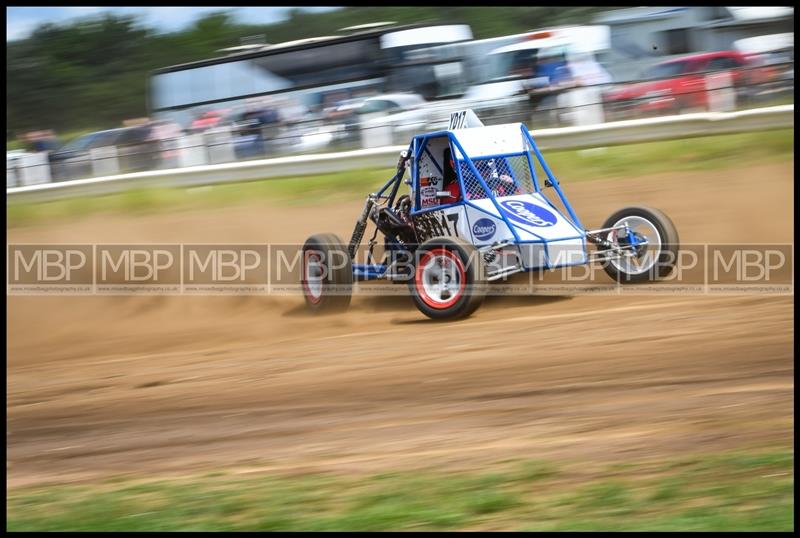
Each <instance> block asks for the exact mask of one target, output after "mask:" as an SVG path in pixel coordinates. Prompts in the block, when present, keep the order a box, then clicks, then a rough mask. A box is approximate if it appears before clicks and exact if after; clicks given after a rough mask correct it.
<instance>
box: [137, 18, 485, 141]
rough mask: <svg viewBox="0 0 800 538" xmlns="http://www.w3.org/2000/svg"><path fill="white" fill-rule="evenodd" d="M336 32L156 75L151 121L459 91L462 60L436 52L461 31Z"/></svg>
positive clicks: (464, 31)
mask: <svg viewBox="0 0 800 538" xmlns="http://www.w3.org/2000/svg"><path fill="white" fill-rule="evenodd" d="M365 27H366V28H365ZM340 32H342V33H340V34H339V35H330V36H323V37H316V38H311V39H303V40H298V41H291V42H288V43H280V44H274V45H263V46H253V45H248V46H244V47H232V48H231V49H227V50H231V51H232V53H230V54H228V55H226V56H222V57H217V58H211V59H207V60H202V61H198V62H192V63H187V64H181V65H175V66H171V67H165V68H162V69H158V70H156V71H154V72H153V73H151V76H150V80H149V91H148V96H149V102H148V110H149V112H150V115H151V116H152V117H155V118H160V119H169V120H171V121H175V122H176V123H178V124H180V125H181V126H183V127H184V128H187V127H188V126H190V125H191V123H192V122H193V121H195V120H197V119H198V118H200V117H201V116H202V115H203V114H204V113H209V112H210V111H212V112H215V111H223V112H225V111H233V110H236V109H242V108H244V107H245V106H246V104H247V103H250V102H253V101H254V100H256V101H257V100H260V99H261V100H263V99H264V98H266V100H271V101H272V102H274V103H278V104H279V106H280V107H281V108H283V109H284V111H285V110H286V109H287V108H292V109H294V110H296V111H297V115H298V116H304V115H306V113H307V112H308V111H311V112H314V111H319V110H321V109H322V108H323V107H324V106H327V105H329V104H330V103H331V102H332V101H334V100H336V101H341V100H343V99H347V98H353V97H362V96H369V95H374V94H379V93H389V92H392V93H396V92H410V93H417V94H420V95H422V96H423V97H424V98H426V99H437V98H442V97H448V96H453V95H459V94H463V93H464V91H465V89H466V86H467V82H468V81H467V80H466V78H465V69H464V67H463V65H462V60H461V58H459V57H458V56H457V54H455V53H454V51H453V50H449V49H439V50H436V48H437V46H438V45H442V44H448V43H457V42H464V41H468V40H471V39H472V32H471V30H470V28H469V26H467V25H461V24H441V25H430V26H420V25H409V26H400V27H398V26H389V25H388V24H373V25H364V26H361V27H354V28H345V29H342V30H340ZM431 49H433V52H430V50H431Z"/></svg>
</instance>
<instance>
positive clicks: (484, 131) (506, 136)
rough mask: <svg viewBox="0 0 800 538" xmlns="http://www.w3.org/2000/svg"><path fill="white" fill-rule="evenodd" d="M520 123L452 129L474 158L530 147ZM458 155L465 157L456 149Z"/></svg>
mask: <svg viewBox="0 0 800 538" xmlns="http://www.w3.org/2000/svg"><path fill="white" fill-rule="evenodd" d="M520 125H521V124H519V123H509V124H505V125H492V126H489V127H475V128H471V129H457V130H454V131H452V133H453V134H455V135H456V139H458V142H459V143H460V144H461V146H462V147H463V148H464V151H465V152H466V153H467V155H469V157H470V158H472V159H479V158H481V157H487V156H490V155H500V154H504V153H522V152H524V151H526V150H527V149H528V144H527V142H526V140H525V137H524V135H523V134H522V130H521V129H520ZM456 157H457V158H458V159H463V158H464V157H463V156H462V155H461V152H460V151H458V149H456Z"/></svg>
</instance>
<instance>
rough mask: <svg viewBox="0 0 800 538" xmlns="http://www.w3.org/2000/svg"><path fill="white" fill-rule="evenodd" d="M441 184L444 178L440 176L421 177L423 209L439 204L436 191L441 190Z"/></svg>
mask: <svg viewBox="0 0 800 538" xmlns="http://www.w3.org/2000/svg"><path fill="white" fill-rule="evenodd" d="M441 184H442V178H440V177H421V178H420V179H419V185H420V189H419V205H420V207H421V208H422V209H427V208H429V207H436V206H437V205H439V200H438V199H437V198H436V193H437V192H439V191H440V190H441V188H440V187H441Z"/></svg>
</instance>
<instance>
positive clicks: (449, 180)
mask: <svg viewBox="0 0 800 538" xmlns="http://www.w3.org/2000/svg"><path fill="white" fill-rule="evenodd" d="M442 189H443V190H445V191H447V192H449V193H450V196H448V197H445V198H442V199H441V203H442V204H454V203H456V202H458V200H459V199H460V198H461V187H459V185H458V174H457V173H456V163H455V161H454V160H453V154H452V152H451V151H450V148H447V149H445V150H444V178H443V181H442Z"/></svg>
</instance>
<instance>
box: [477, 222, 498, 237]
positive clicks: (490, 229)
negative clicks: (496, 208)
mask: <svg viewBox="0 0 800 538" xmlns="http://www.w3.org/2000/svg"><path fill="white" fill-rule="evenodd" d="M496 231H497V225H496V224H495V223H494V221H492V220H491V219H478V220H477V221H475V224H473V225H472V235H473V236H475V239H477V240H478V241H487V240H489V239H491V238H492V237H494V234H495V232H496Z"/></svg>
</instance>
